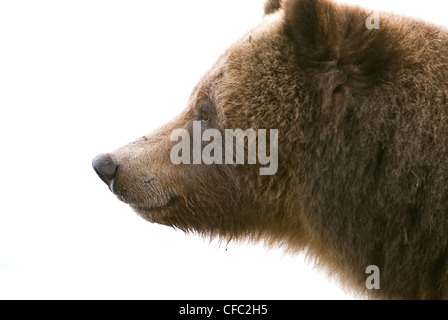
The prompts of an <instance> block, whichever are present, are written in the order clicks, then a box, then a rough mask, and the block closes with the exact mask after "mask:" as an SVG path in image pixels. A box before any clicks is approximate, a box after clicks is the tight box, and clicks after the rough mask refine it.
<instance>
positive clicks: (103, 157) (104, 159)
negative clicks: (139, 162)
mask: <svg viewBox="0 0 448 320" xmlns="http://www.w3.org/2000/svg"><path fill="white" fill-rule="evenodd" d="M92 166H93V169H94V170H95V172H96V173H97V175H98V176H99V177H100V178H101V180H103V181H104V183H106V184H107V185H108V186H109V188H110V190H111V191H113V190H112V188H113V184H114V179H115V177H116V175H117V171H118V165H116V164H115V162H114V161H113V160H112V158H111V157H110V156H109V155H108V154H107V153H103V154H100V155H98V156H96V157H95V159H93V161H92Z"/></svg>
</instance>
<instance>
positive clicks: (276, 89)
mask: <svg viewBox="0 0 448 320" xmlns="http://www.w3.org/2000/svg"><path fill="white" fill-rule="evenodd" d="M371 14H372V12H371V11H369V10H365V9H363V8H361V7H356V6H351V5H347V4H340V3H336V2H333V1H331V0H284V1H281V0H268V1H267V2H266V4H265V16H264V18H263V21H262V22H261V24H260V25H258V26H256V27H254V28H253V29H252V30H250V31H249V32H247V33H246V34H245V35H243V36H242V37H241V38H240V39H239V40H237V41H236V42H235V43H234V44H233V45H232V46H230V47H229V48H228V49H227V50H226V51H225V52H224V53H223V54H222V55H221V56H220V57H219V58H218V60H217V61H216V63H215V64H214V66H213V67H212V68H211V69H210V70H209V71H208V72H207V73H206V74H205V75H204V76H203V78H202V79H201V80H200V81H199V83H198V84H197V85H196V87H195V88H194V89H193V91H192V93H191V96H190V99H189V101H188V103H187V107H186V109H185V110H184V111H183V112H182V113H181V114H180V115H178V116H177V117H176V118H174V119H173V120H171V121H170V122H168V123H166V124H164V125H162V126H161V127H160V128H159V129H157V130H156V131H155V132H152V133H151V134H148V135H145V136H144V137H142V138H140V139H138V140H136V141H134V142H132V143H130V144H128V145H125V146H123V147H121V148H119V149H117V150H115V151H112V152H109V153H107V154H101V155H99V156H97V157H96V158H95V159H94V161H93V167H94V169H95V171H96V172H97V173H98V175H99V176H100V178H101V179H102V180H103V181H104V182H105V183H106V184H107V185H108V186H109V188H110V190H111V191H112V192H113V193H114V194H115V195H116V196H117V197H118V198H119V199H120V200H121V201H123V202H125V203H127V204H129V205H130V206H131V207H132V208H133V209H134V210H135V211H136V212H137V213H138V214H139V215H140V216H141V217H143V218H144V219H146V220H148V221H150V222H154V223H159V224H163V225H167V226H172V227H175V228H178V229H180V230H183V231H185V232H194V233H197V234H200V235H204V236H209V237H218V238H221V239H225V240H229V241H230V240H233V239H248V240H251V241H263V242H265V243H267V244H268V245H280V246H283V247H284V248H285V250H288V251H290V252H299V251H303V252H306V253H307V254H308V255H309V256H311V257H314V258H316V261H317V263H318V265H319V266H322V267H323V268H325V269H326V270H328V271H329V272H330V274H332V275H335V276H337V277H338V278H339V279H340V281H341V282H342V283H344V284H347V286H348V287H350V288H353V289H354V290H356V291H357V292H359V293H360V294H362V295H366V296H368V297H370V298H388V299H443V298H448V279H447V277H448V237H447V235H448V32H447V30H446V29H444V28H442V27H439V26H436V25H433V24H430V23H427V22H424V21H420V20H417V19H413V18H409V17H401V16H398V15H395V14H388V13H383V12H381V13H380V15H379V17H380V19H381V24H380V27H379V28H368V27H367V26H366V21H367V20H368V19H369V17H370V16H371ZM173 159H175V160H173ZM269 168H272V169H273V170H270V171H261V170H260V169H269ZM274 169H275V170H274ZM262 172H267V174H261V173H262ZM366 270H373V271H375V272H377V273H379V277H377V278H375V277H374V276H376V275H377V274H373V275H372V276H370V274H369V273H366ZM371 279H374V280H375V281H376V282H378V281H379V285H378V283H373V282H375V281H373V282H372V283H370V281H371Z"/></svg>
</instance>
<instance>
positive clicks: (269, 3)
mask: <svg viewBox="0 0 448 320" xmlns="http://www.w3.org/2000/svg"><path fill="white" fill-rule="evenodd" d="M281 7H282V1H281V0H266V2H265V3H264V14H272V13H275V12H277V11H278V10H279V9H280V8H281Z"/></svg>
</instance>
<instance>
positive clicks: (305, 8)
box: [282, 0, 400, 82]
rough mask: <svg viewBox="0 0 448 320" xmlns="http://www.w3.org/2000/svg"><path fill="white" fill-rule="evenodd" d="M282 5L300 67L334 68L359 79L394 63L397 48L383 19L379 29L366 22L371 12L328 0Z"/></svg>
mask: <svg viewBox="0 0 448 320" xmlns="http://www.w3.org/2000/svg"><path fill="white" fill-rule="evenodd" d="M282 8H283V9H284V11H285V28H286V30H285V31H286V34H287V35H288V37H290V38H291V41H293V42H294V46H295V48H296V50H295V51H296V53H297V58H298V62H299V64H300V66H301V67H311V68H314V69H316V70H317V71H318V72H319V73H321V72H325V71H324V70H326V71H329V70H330V69H333V70H334V69H337V70H339V71H340V72H342V73H343V74H345V75H352V76H354V77H356V78H357V79H359V80H361V81H363V82H374V81H376V80H377V79H379V78H381V77H382V76H384V72H387V71H388V70H389V71H390V69H391V68H397V67H398V61H397V59H396V57H397V54H400V52H399V50H400V49H399V48H397V46H396V40H393V39H391V36H390V32H387V29H388V24H387V20H385V21H383V20H381V27H380V29H370V28H368V27H367V25H366V23H367V22H366V21H367V20H368V18H369V17H370V16H371V15H372V12H368V11H366V10H364V9H362V8H360V7H355V6H350V5H347V4H339V3H336V2H334V1H331V0H284V1H283V3H282ZM383 22H384V28H383ZM352 78H353V77H352Z"/></svg>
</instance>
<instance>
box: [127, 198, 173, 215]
mask: <svg viewBox="0 0 448 320" xmlns="http://www.w3.org/2000/svg"><path fill="white" fill-rule="evenodd" d="M175 202H176V199H175V197H174V196H169V197H168V198H167V199H164V200H163V201H161V200H156V201H153V202H147V203H139V204H137V203H128V204H129V205H130V206H131V208H132V209H134V210H135V211H138V212H150V211H161V210H163V209H168V208H170V207H172V206H173V205H174V204H175Z"/></svg>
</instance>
